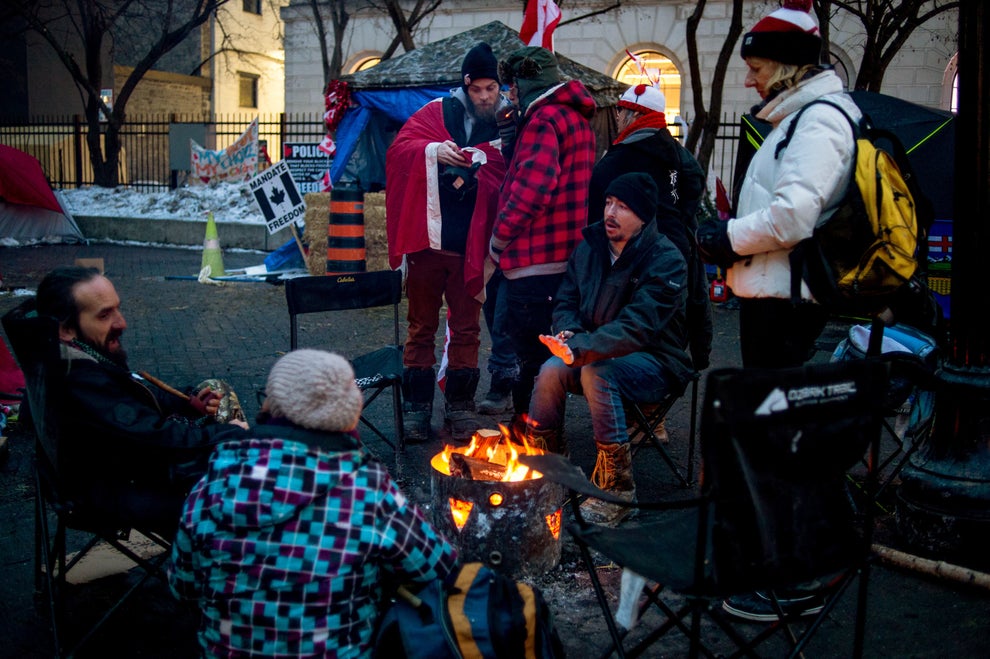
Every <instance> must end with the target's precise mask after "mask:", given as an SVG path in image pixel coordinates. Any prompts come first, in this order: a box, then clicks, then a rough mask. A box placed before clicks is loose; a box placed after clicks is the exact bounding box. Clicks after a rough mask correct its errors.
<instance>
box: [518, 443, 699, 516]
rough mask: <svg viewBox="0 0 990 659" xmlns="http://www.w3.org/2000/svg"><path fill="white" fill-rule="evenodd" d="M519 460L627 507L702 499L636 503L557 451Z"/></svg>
mask: <svg viewBox="0 0 990 659" xmlns="http://www.w3.org/2000/svg"><path fill="white" fill-rule="evenodd" d="M519 462H521V463H522V464H524V465H526V466H527V467H529V468H530V469H533V470H535V471H538V472H540V473H541V474H543V477H544V478H549V479H550V480H552V481H553V482H555V483H560V484H561V485H563V486H564V487H566V488H568V489H570V490H572V491H574V492H577V493H578V494H583V495H585V496H589V497H594V498H595V499H601V500H602V501H607V502H609V503H615V504H618V505H620V506H626V507H629V508H642V509H643V510H670V509H675V508H691V507H693V506H697V505H699V503H702V502H704V501H705V499H704V498H703V497H691V498H690V499H677V500H674V501H657V502H644V503H638V502H635V501H627V500H626V499H623V498H620V497H617V496H615V495H614V494H610V493H609V492H606V491H605V490H602V489H600V488H599V487H597V486H596V485H595V484H594V483H592V482H591V481H589V480H588V478H587V477H586V476H585V475H584V472H583V471H582V470H581V468H580V467H578V466H577V465H576V464H574V463H573V462H571V461H570V460H568V459H567V458H565V457H564V456H562V455H558V454H556V453H546V454H543V455H520V456H519Z"/></svg>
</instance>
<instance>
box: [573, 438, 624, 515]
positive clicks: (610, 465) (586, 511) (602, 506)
mask: <svg viewBox="0 0 990 659" xmlns="http://www.w3.org/2000/svg"><path fill="white" fill-rule="evenodd" d="M595 445H596V446H597V448H598V458H597V460H596V461H595V470H594V471H593V472H592V474H591V482H592V483H594V484H595V485H596V486H598V487H599V488H601V489H602V490H605V491H606V492H608V493H609V494H613V495H615V496H617V497H620V498H622V499H625V500H626V501H630V502H634V501H636V484H635V483H634V482H633V474H632V453H631V450H630V446H629V443H628V442H623V443H621V444H618V443H609V444H603V443H600V442H595ZM632 514H633V509H632V508H627V507H625V506H620V505H619V504H615V503H609V502H607V501H602V500H601V499H592V498H588V499H585V501H584V503H582V504H581V515H582V516H583V517H584V518H585V519H586V520H587V521H589V522H591V523H592V524H601V525H602V526H616V525H617V524H619V522H621V521H623V520H625V519H627V518H629V517H630V516H631V515H632Z"/></svg>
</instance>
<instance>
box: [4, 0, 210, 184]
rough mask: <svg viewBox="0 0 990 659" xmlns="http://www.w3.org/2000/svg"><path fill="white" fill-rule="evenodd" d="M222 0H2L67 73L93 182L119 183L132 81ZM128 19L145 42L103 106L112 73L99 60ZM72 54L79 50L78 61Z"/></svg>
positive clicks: (105, 60)
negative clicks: (78, 105)
mask: <svg viewBox="0 0 990 659" xmlns="http://www.w3.org/2000/svg"><path fill="white" fill-rule="evenodd" d="M226 1H227V0H156V1H142V0H116V1H115V0H40V1H39V0H6V2H8V3H9V5H8V8H9V9H11V10H12V11H14V12H16V13H17V14H18V15H19V16H20V17H22V18H23V19H24V21H25V22H26V25H27V28H28V29H29V30H32V31H34V32H36V33H37V34H39V35H40V36H41V37H42V38H43V39H44V41H45V42H46V43H47V44H48V45H49V46H50V47H51V48H52V49H53V50H54V51H55V53H56V55H57V56H58V58H59V60H60V61H61V62H62V65H63V66H64V67H65V68H66V70H67V71H68V72H69V74H70V75H71V76H72V80H73V82H74V83H75V85H76V89H77V90H78V91H79V95H80V97H81V100H82V102H83V105H84V107H85V117H86V125H87V131H86V143H87V145H88V146H89V158H90V162H91V164H92V166H93V180H94V182H95V183H96V184H97V185H100V186H104V187H116V186H117V184H118V183H119V177H118V163H119V159H120V148H121V143H120V131H121V128H122V127H123V126H124V123H125V120H126V116H127V115H126V108H127V102H128V100H130V97H131V94H132V93H133V92H134V89H135V87H137V84H138V83H139V82H140V81H141V79H142V78H143V77H144V75H145V74H146V73H148V71H150V70H152V69H153V68H154V67H155V64H156V63H157V62H158V61H159V60H160V59H161V58H162V57H163V56H164V55H165V54H166V53H168V52H169V51H171V50H172V49H173V48H175V47H176V46H178V45H179V44H181V43H182V42H183V41H184V40H185V39H186V38H187V37H188V36H189V35H190V34H192V33H193V31H195V30H196V29H198V28H199V26H201V25H203V24H204V23H205V22H206V21H207V20H209V18H210V16H212V15H213V14H215V12H216V10H217V8H218V7H220V6H221V5H223V4H224V3H225V2H226ZM130 20H137V21H138V22H140V23H142V24H143V25H144V26H146V28H145V29H146V30H147V31H145V32H143V34H142V37H143V42H142V43H145V44H146V46H145V48H144V49H143V55H141V57H140V58H139V60H138V61H137V63H136V64H135V66H134V68H133V70H132V71H131V73H130V75H129V76H128V77H127V80H125V81H124V84H123V85H122V86H121V88H120V90H119V91H118V92H117V94H116V98H115V99H114V103H113V107H109V106H108V105H107V104H106V103H104V102H103V99H102V98H101V95H100V91H101V89H103V88H105V87H107V86H108V83H110V82H112V76H113V70H112V68H111V69H110V70H109V71H105V70H104V69H105V64H107V63H109V62H110V61H112V60H111V59H109V58H108V53H110V52H112V50H113V42H114V35H115V33H117V29H118V28H122V27H123V26H124V25H125V24H126V23H127V22H128V21H130ZM76 53H82V61H81V62H80V61H79V60H78V58H77V55H76ZM107 68H109V67H107ZM101 138H102V139H101Z"/></svg>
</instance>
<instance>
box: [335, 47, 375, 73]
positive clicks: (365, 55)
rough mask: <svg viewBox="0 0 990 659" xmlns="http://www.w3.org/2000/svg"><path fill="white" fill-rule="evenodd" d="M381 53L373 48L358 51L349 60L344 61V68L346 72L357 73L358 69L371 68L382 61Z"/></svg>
mask: <svg viewBox="0 0 990 659" xmlns="http://www.w3.org/2000/svg"><path fill="white" fill-rule="evenodd" d="M380 55H381V54H380V53H376V52H375V51H373V50H366V51H364V52H361V53H358V54H357V55H354V56H352V57H351V58H350V59H349V60H347V62H345V63H344V66H343V69H344V72H345V73H357V72H358V71H364V70H366V69H370V68H371V67H373V66H374V65H376V64H378V63H379V62H381V61H382V58H381V56H380Z"/></svg>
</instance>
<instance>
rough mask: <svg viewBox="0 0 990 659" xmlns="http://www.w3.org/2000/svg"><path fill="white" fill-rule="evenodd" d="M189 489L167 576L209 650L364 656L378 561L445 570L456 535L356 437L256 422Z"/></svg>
mask: <svg viewBox="0 0 990 659" xmlns="http://www.w3.org/2000/svg"><path fill="white" fill-rule="evenodd" d="M252 433H253V434H254V435H255V436H256V437H257V438H255V439H247V440H241V441H235V442H229V443H226V444H222V445H221V446H220V447H218V449H217V450H216V451H215V452H214V454H213V456H212V458H211V460H210V465H209V470H208V472H207V473H206V475H205V476H204V477H203V478H202V479H201V480H200V481H199V483H198V484H197V485H196V487H195V488H194V489H193V491H192V492H191V493H190V495H189V498H188V499H187V501H186V505H185V508H184V510H183V513H182V518H181V521H180V525H179V530H178V533H177V535H176V538H175V542H174V544H173V547H172V560H171V562H170V564H169V572H168V575H169V584H170V586H171V588H172V590H173V592H174V593H175V594H176V595H177V596H178V597H179V598H181V599H188V600H194V601H196V602H198V604H199V606H200V608H201V610H202V612H203V617H202V622H201V626H200V630H199V641H200V646H201V648H202V650H203V652H204V654H205V655H208V656H211V657H247V656H264V657H323V656H334V657H368V656H370V654H371V643H372V634H373V631H374V629H375V625H376V621H377V618H378V615H379V612H380V607H379V601H380V598H381V587H380V586H381V580H382V576H383V573H386V572H387V573H390V574H391V575H394V576H395V577H396V578H397V579H398V580H399V581H400V582H408V581H429V580H430V579H436V578H441V579H442V578H446V577H447V575H448V574H449V573H450V572H451V571H452V570H453V568H454V566H455V563H456V552H455V550H454V549H453V547H452V546H451V545H450V544H449V543H448V542H447V541H446V540H445V539H444V538H442V537H441V536H439V535H438V534H437V532H436V531H435V530H434V529H433V527H432V526H431V525H430V524H429V523H428V522H427V521H426V519H425V518H424V517H423V516H422V514H421V513H420V511H419V510H418V508H417V507H416V506H415V505H413V504H411V503H409V502H408V501H407V500H406V498H405V496H404V495H403V494H402V493H401V492H400V491H399V489H398V488H397V487H396V485H395V483H394V482H393V481H392V479H391V477H390V476H389V474H388V472H387V471H386V469H385V467H384V466H383V465H382V464H380V463H379V462H377V461H376V460H374V459H372V458H370V457H369V456H368V454H367V453H366V452H365V451H364V450H363V449H362V448H361V447H360V445H359V443H358V442H357V440H355V439H354V438H353V437H350V436H348V435H344V434H339V433H315V432H311V431H308V430H304V429H301V428H298V427H294V426H287V425H260V426H257V427H256V428H254V429H253V431H252Z"/></svg>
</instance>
